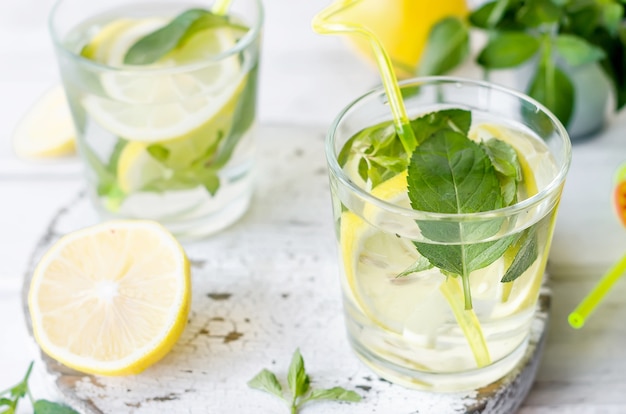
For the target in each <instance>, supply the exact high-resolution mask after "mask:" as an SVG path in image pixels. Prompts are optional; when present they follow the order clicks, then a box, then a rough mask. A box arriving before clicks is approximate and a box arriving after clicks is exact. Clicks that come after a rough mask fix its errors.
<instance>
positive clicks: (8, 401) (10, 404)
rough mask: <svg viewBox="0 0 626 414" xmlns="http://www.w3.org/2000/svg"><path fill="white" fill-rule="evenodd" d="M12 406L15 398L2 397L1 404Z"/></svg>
mask: <svg viewBox="0 0 626 414" xmlns="http://www.w3.org/2000/svg"><path fill="white" fill-rule="evenodd" d="M3 405H4V406H12V405H13V400H10V399H8V398H0V406H3Z"/></svg>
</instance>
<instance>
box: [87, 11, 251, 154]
mask: <svg viewBox="0 0 626 414" xmlns="http://www.w3.org/2000/svg"><path fill="white" fill-rule="evenodd" d="M165 23H166V21H165V20H164V19H159V18H149V19H136V20H134V21H133V22H132V23H130V24H128V23H124V24H122V23H118V24H117V25H116V26H115V27H114V28H113V29H109V30H107V28H105V29H103V30H102V32H104V31H105V30H107V33H108V35H104V37H105V38H106V41H105V40H104V39H103V38H98V39H96V40H97V41H96V42H95V43H90V44H89V45H88V46H86V49H88V50H90V51H91V52H90V53H91V54H92V55H95V56H98V59H99V61H101V63H105V64H107V65H109V66H113V67H117V68H119V70H116V71H108V72H106V73H103V74H101V75H100V83H101V84H102V87H103V89H104V92H105V93H104V95H103V96H97V95H87V96H85V97H84V98H83V99H82V103H83V106H84V107H85V109H86V111H87V112H88V114H89V115H90V116H91V117H92V118H93V119H94V120H95V121H96V122H97V123H98V124H100V125H101V126H102V127H104V128H105V129H106V130H108V131H109V132H111V133H113V134H115V135H117V136H119V137H121V138H124V139H127V140H130V141H142V142H149V143H154V142H158V141H164V140H172V139H181V138H182V139H185V138H186V136H187V135H188V134H190V133H193V131H196V130H198V129H202V128H203V127H204V126H205V125H207V123H211V122H213V120H214V118H216V116H217V115H218V114H219V113H220V111H221V110H222V108H223V107H224V106H226V105H227V104H228V103H229V102H231V101H233V100H236V98H237V96H238V94H239V92H240V91H241V89H242V87H241V86H242V85H243V84H244V83H245V82H244V81H245V79H246V74H245V71H243V70H242V68H241V64H240V62H239V59H238V55H237V54H233V55H232V56H227V57H224V58H222V59H219V60H216V61H215V62H212V63H207V62H205V61H202V59H205V58H207V57H209V56H215V55H217V54H219V53H220V52H222V51H225V50H228V49H230V48H232V47H233V46H234V45H235V44H236V35H235V34H236V33H235V32H236V31H235V29H233V28H230V27H219V28H215V29H207V30H203V31H201V32H199V33H197V34H196V35H195V36H193V37H192V38H191V39H189V40H188V41H187V42H186V43H185V45H184V46H183V47H181V48H180V49H176V50H174V51H173V52H170V53H169V54H168V55H166V56H165V57H163V58H162V59H161V60H159V62H157V63H155V64H152V65H146V66H141V67H140V68H141V70H142V75H141V76H138V74H137V72H136V70H138V69H137V68H136V67H131V66H125V65H124V64H123V61H124V56H125V55H126V52H127V51H128V49H129V48H130V47H131V46H132V45H133V44H134V43H135V42H136V41H137V40H139V39H141V38H142V37H144V36H145V35H147V34H148V33H151V32H153V31H154V30H156V29H158V28H159V27H161V26H163V25H164V24H165ZM112 24H114V23H110V25H112ZM98 44H99V45H101V46H100V47H101V48H104V49H103V50H99V48H98ZM181 65H197V66H196V67H193V69H185V70H180V67H182V66H181ZM183 98H184V99H183Z"/></svg>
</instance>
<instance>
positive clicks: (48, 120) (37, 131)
mask: <svg viewBox="0 0 626 414" xmlns="http://www.w3.org/2000/svg"><path fill="white" fill-rule="evenodd" d="M75 139H76V133H75V131H74V124H73V122H72V115H71V113H70V110H69V106H68V104H67V99H66V97H65V91H64V90H63V87H62V86H61V85H57V86H55V87H53V88H52V89H50V90H49V91H47V92H46V93H45V94H44V95H43V96H42V97H41V99H39V100H38V101H37V102H36V103H35V105H34V106H33V107H32V108H31V109H30V110H29V111H28V113H27V114H26V115H25V116H24V118H22V120H21V121H20V122H19V124H18V125H17V127H16V129H15V132H14V133H13V149H14V151H15V153H16V154H17V155H18V156H19V157H20V158H25V159H36V158H49V157H60V156H64V155H68V154H72V153H73V152H74V149H75Z"/></svg>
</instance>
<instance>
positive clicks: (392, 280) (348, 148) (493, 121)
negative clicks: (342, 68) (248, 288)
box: [326, 77, 571, 391]
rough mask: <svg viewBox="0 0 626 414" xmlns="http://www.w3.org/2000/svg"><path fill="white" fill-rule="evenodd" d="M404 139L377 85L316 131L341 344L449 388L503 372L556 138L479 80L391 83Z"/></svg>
mask: <svg viewBox="0 0 626 414" xmlns="http://www.w3.org/2000/svg"><path fill="white" fill-rule="evenodd" d="M401 91H402V94H403V97H404V102H405V105H406V110H407V113H408V116H409V118H410V129H411V132H412V135H413V136H414V138H415V143H416V145H413V146H410V145H409V146H406V145H405V142H403V141H402V139H401V138H400V135H398V134H397V133H396V129H395V128H394V124H393V123H392V121H391V112H390V109H389V105H388V101H387V98H386V96H385V94H384V92H383V90H382V89H378V90H374V91H372V92H370V93H368V94H366V95H364V96H362V97H360V98H358V99H357V100H355V101H354V102H352V103H351V104H350V105H349V106H348V107H347V108H346V109H344V110H343V111H342V112H341V113H340V115H339V116H338V117H337V119H336V120H335V122H334V123H333V125H332V127H331V129H330V132H329V134H328V136H327V140H326V154H327V161H328V165H329V172H330V186H331V193H332V201H333V211H334V218H335V224H336V226H335V229H336V235H337V240H338V242H339V256H340V267H341V272H340V277H341V287H342V292H343V301H344V312H345V320H346V326H347V332H348V338H349V341H350V343H351V345H352V347H353V349H354V350H355V352H356V354H357V355H358V356H359V357H360V358H361V359H362V360H363V361H364V362H365V363H366V364H367V365H369V366H370V367H371V368H372V369H373V370H374V371H376V372H377V373H378V374H379V375H381V376H383V377H384V378H387V379H388V380H390V381H393V382H397V383H400V384H403V385H406V386H409V387H413V388H420V389H428V390H434V391H460V390H469V389H473V388H478V387H481V386H484V385H487V384H490V383H492V382H494V381H496V380H498V379H500V378H502V377H503V376H505V375H506V374H507V373H508V372H510V371H511V370H512V369H513V368H514V367H515V365H516V364H517V363H518V362H520V360H521V359H522V358H523V356H524V354H525V351H526V349H527V346H528V343H529V336H530V332H531V323H532V321H533V316H534V315H535V312H536V307H537V299H538V296H539V291H540V287H541V286H542V282H543V277H544V270H545V266H546V261H547V258H548V253H549V249H550V242H551V239H552V232H553V229H554V224H555V216H556V211H557V207H558V204H559V199H560V195H561V191H562V188H563V184H564V180H565V176H566V173H567V171H568V168H569V163H570V158H571V153H570V150H571V147H570V142H569V138H568V136H567V133H566V131H565V129H564V128H563V126H562V125H561V123H560V122H559V121H558V120H557V118H556V117H554V115H552V114H551V113H549V112H548V111H547V110H546V109H545V108H544V107H543V106H542V105H541V104H539V103H537V102H536V101H534V100H532V99H531V98H528V97H526V96H524V95H523V94H520V93H518V92H515V91H512V90H508V89H504V88H501V87H498V86H495V85H492V84H489V83H485V82H480V81H470V80H464V79H456V78H446V77H432V78H422V79H414V80H409V81H406V82H403V83H401Z"/></svg>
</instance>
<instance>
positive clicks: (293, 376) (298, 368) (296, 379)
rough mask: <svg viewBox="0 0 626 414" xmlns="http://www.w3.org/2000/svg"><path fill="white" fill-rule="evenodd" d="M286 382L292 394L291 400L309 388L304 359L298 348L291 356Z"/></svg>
mask: <svg viewBox="0 0 626 414" xmlns="http://www.w3.org/2000/svg"><path fill="white" fill-rule="evenodd" d="M287 383H288V384H289V389H290V390H291V392H292V395H293V401H295V400H296V398H298V397H300V396H303V395H304V394H305V393H306V392H307V391H308V390H309V383H310V380H309V376H308V375H307V374H306V369H305V367H304V360H303V359H302V355H301V354H300V349H296V350H295V352H294V353H293V357H292V358H291V364H290V365H289V373H288V374H287Z"/></svg>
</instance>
